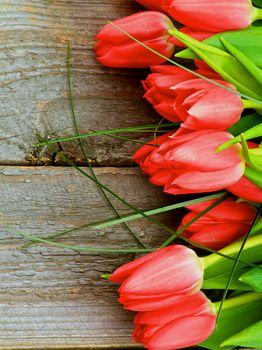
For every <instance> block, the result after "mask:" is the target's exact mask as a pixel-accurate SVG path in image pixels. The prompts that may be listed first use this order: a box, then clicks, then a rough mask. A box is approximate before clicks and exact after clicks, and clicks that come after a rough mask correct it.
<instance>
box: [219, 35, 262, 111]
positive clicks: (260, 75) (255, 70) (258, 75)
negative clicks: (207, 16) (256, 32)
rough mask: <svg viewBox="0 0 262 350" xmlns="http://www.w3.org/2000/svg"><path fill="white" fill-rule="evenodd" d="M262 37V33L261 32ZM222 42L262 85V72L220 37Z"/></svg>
mask: <svg viewBox="0 0 262 350" xmlns="http://www.w3.org/2000/svg"><path fill="white" fill-rule="evenodd" d="M261 35H262V31H261ZM220 41H221V42H222V44H223V45H224V46H225V48H226V50H227V51H228V52H229V53H230V54H231V55H232V56H234V57H235V59H236V60H238V62H240V63H241V64H242V65H243V66H244V67H245V68H246V70H248V72H249V73H250V74H251V75H252V76H253V78H255V79H256V80H257V81H258V82H259V83H260V84H261V83H262V70H261V69H260V68H258V66H256V65H255V63H254V62H253V61H251V60H250V59H249V58H248V57H247V56H246V55H245V54H244V53H243V52H242V51H241V50H239V49H238V48H237V47H235V46H234V45H232V44H231V43H230V42H229V41H227V40H226V39H225V38H223V36H222V37H220ZM261 107H262V106H261Z"/></svg>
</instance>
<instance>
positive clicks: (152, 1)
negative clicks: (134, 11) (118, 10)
mask: <svg viewBox="0 0 262 350" xmlns="http://www.w3.org/2000/svg"><path fill="white" fill-rule="evenodd" d="M136 1H137V2H139V4H141V5H143V6H145V7H146V8H148V9H150V10H155V11H162V5H164V3H165V0H136Z"/></svg>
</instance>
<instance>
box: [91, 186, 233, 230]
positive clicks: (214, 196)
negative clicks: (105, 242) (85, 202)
mask: <svg viewBox="0 0 262 350" xmlns="http://www.w3.org/2000/svg"><path fill="white" fill-rule="evenodd" d="M225 194H226V192H220V193H216V194H212V195H209V196H204V197H200V198H196V199H191V200H188V201H184V202H180V203H176V204H170V205H167V206H165V207H161V208H156V209H151V210H148V211H143V214H145V215H147V216H151V215H156V214H161V213H166V212H168V211H170V210H174V209H179V208H183V207H185V206H187V205H191V204H196V203H200V202H203V201H206V200H210V199H217V198H221V197H223V196H224V195H225ZM142 217H143V215H141V214H140V213H136V214H129V215H126V216H123V217H122V218H121V219H114V218H110V219H107V220H105V221H103V222H102V223H99V224H97V225H94V226H93V228H96V229H102V228H106V227H110V226H114V225H117V224H120V223H122V222H127V221H131V220H136V219H140V218H142Z"/></svg>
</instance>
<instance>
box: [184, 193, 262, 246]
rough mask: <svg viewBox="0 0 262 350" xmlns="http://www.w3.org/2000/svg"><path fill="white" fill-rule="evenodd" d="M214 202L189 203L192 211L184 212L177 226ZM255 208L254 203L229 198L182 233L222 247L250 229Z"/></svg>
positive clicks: (197, 240) (199, 240) (192, 239)
mask: <svg viewBox="0 0 262 350" xmlns="http://www.w3.org/2000/svg"><path fill="white" fill-rule="evenodd" d="M214 202H215V200H209V201H204V202H201V203H197V204H192V205H189V206H186V208H187V209H189V210H191V212H190V213H188V214H187V215H185V216H184V218H183V220H182V223H181V225H180V227H179V228H178V230H179V229H180V228H181V227H183V226H184V225H186V224H187V223H188V222H189V221H190V220H192V219H193V218H195V217H196V216H197V215H198V214H199V213H201V212H202V211H203V210H205V209H206V208H207V207H208V206H209V205H211V204H212V203H214ZM256 212H257V211H256V209H255V207H253V206H252V205H250V204H248V203H245V202H236V201H235V200H234V199H233V198H228V199H226V200H225V201H224V202H222V203H220V204H218V205H217V206H216V207H215V208H213V209H211V210H210V211H208V212H207V213H206V214H204V215H203V216H201V218H199V219H198V220H197V221H195V222H194V223H192V224H191V225H190V226H189V227H188V228H187V229H186V230H185V231H184V232H183V235H184V236H186V237H187V238H189V239H190V240H191V241H193V242H196V243H199V244H201V245H203V246H205V247H208V248H212V249H214V250H219V249H222V248H224V247H225V246H227V245H228V244H230V243H231V242H233V241H235V240H237V239H239V238H241V237H242V236H244V235H245V234H246V233H247V232H248V231H249V228H250V226H251V224H252V222H253V220H254V218H255V216H256Z"/></svg>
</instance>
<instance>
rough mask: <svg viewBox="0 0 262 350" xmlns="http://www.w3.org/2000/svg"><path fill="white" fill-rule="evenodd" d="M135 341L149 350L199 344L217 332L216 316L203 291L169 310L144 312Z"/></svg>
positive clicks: (134, 335) (172, 349)
mask: <svg viewBox="0 0 262 350" xmlns="http://www.w3.org/2000/svg"><path fill="white" fill-rule="evenodd" d="M134 322H135V324H136V327H135V330H134V332H133V339H134V340H135V341H136V342H140V343H144V344H145V346H146V348H147V349H149V350H174V349H178V348H185V347H189V346H192V345H196V344H198V343H199V342H201V341H203V340H205V339H206V338H208V337H209V336H210V334H211V333H212V332H213V331H214V329H215V323H216V315H215V313H214V311H213V310H212V306H211V303H210V301H209V300H208V299H207V298H206V296H205V295H204V294H203V293H202V292H198V293H197V294H195V295H193V296H190V297H187V298H186V299H184V300H183V301H182V302H178V303H175V304H173V305H171V306H170V307H168V308H163V309H160V310H154V311H148V312H140V313H138V314H137V315H136V317H135V320H134Z"/></svg>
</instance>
